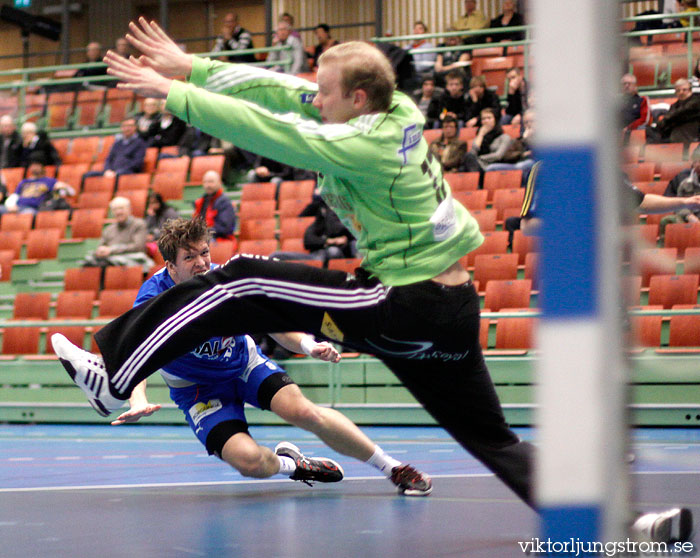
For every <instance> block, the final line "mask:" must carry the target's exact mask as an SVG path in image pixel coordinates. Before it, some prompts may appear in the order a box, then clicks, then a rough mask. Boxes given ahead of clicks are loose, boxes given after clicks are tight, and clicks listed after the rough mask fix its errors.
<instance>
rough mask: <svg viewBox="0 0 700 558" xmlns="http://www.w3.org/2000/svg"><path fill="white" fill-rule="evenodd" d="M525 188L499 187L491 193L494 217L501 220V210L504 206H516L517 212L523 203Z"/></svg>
mask: <svg viewBox="0 0 700 558" xmlns="http://www.w3.org/2000/svg"><path fill="white" fill-rule="evenodd" d="M524 197H525V188H511V189H499V190H495V191H494V193H493V208H494V209H495V210H496V211H497V215H496V219H497V220H498V221H502V220H503V212H504V210H505V209H506V208H511V207H512V208H517V210H518V214H519V213H520V208H521V207H522V205H523V198H524Z"/></svg>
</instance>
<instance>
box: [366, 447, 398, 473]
mask: <svg viewBox="0 0 700 558" xmlns="http://www.w3.org/2000/svg"><path fill="white" fill-rule="evenodd" d="M367 463H368V464H369V465H371V466H372V467H375V468H377V469H379V470H380V471H381V472H382V473H384V474H385V475H386V476H387V477H390V476H391V470H392V469H393V468H394V467H398V466H399V465H401V462H400V461H397V460H396V459H394V458H393V457H391V456H390V455H389V454H387V453H384V450H383V449H382V448H380V447H379V446H377V445H375V446H374V453H373V454H372V457H370V458H369V459H368V460H367Z"/></svg>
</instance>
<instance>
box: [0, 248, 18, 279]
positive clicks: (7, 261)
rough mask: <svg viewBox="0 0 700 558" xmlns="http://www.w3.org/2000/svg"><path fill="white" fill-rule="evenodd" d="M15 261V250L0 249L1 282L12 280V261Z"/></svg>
mask: <svg viewBox="0 0 700 558" xmlns="http://www.w3.org/2000/svg"><path fill="white" fill-rule="evenodd" d="M14 259H15V253H14V251H13V250H2V249H0V281H3V282H7V281H10V280H11V279H12V265H13V264H12V260H14Z"/></svg>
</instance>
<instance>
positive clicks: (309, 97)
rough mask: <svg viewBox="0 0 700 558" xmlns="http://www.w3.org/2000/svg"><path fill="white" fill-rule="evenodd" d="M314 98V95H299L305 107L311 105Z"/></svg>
mask: <svg viewBox="0 0 700 558" xmlns="http://www.w3.org/2000/svg"><path fill="white" fill-rule="evenodd" d="M315 98H316V93H302V94H301V102H302V103H304V104H305V105H310V104H311V103H313V102H314V99H315Z"/></svg>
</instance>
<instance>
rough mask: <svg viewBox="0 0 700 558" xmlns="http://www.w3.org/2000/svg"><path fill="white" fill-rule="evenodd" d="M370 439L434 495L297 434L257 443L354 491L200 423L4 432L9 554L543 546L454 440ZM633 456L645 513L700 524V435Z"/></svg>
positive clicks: (381, 553) (143, 556)
mask: <svg viewBox="0 0 700 558" xmlns="http://www.w3.org/2000/svg"><path fill="white" fill-rule="evenodd" d="M363 430H364V431H365V432H366V433H367V434H368V435H369V436H370V437H371V438H372V439H374V440H375V441H376V442H377V443H379V444H380V445H381V446H382V447H384V449H385V450H386V451H387V452H388V453H390V454H392V455H394V456H395V457H396V458H398V459H400V460H402V461H406V462H409V463H411V464H413V465H414V466H416V467H418V468H420V469H422V470H424V471H425V472H427V473H428V474H430V475H431V476H432V477H433V482H434V491H433V494H432V495H431V496H429V497H428V498H406V497H402V496H399V495H397V494H396V492H395V489H394V487H393V485H392V484H391V483H390V482H389V481H387V480H386V479H384V478H383V477H381V476H380V475H379V474H378V473H377V472H376V471H375V470H374V469H373V468H371V467H369V466H367V465H365V464H364V463H359V462H355V461H353V460H352V459H350V458H346V457H344V456H340V455H338V454H336V453H334V452H333V451H331V450H329V449H327V448H326V447H325V446H324V445H323V444H321V443H320V442H319V441H318V440H317V439H316V438H315V437H314V436H313V435H311V434H309V433H307V432H304V431H302V430H299V429H296V428H292V427H254V428H252V429H251V433H252V434H253V436H254V437H255V439H256V440H258V441H259V442H260V443H261V444H263V445H267V446H269V447H274V445H275V444H276V443H277V442H278V441H280V440H289V441H291V442H293V443H295V444H297V445H298V446H299V447H300V448H301V449H302V451H304V452H305V453H306V454H307V455H311V456H313V455H325V456H328V457H333V458H334V459H337V460H338V461H339V462H340V463H341V464H342V466H343V468H344V469H345V475H346V478H345V480H344V481H343V482H341V483H337V484H330V485H329V484H327V485H319V484H317V485H315V486H314V487H313V488H310V487H308V486H306V485H304V484H302V483H298V482H293V481H290V480H288V479H283V478H281V477H274V478H273V479H266V480H250V479H245V478H243V477H242V476H241V475H240V474H238V473H237V472H236V471H234V470H232V469H230V468H229V467H228V466H227V465H225V464H223V463H222V462H220V461H218V460H217V459H216V458H213V457H210V456H207V455H206V452H205V450H204V449H203V447H202V446H201V445H200V444H199V443H198V442H197V441H196V439H195V438H194V436H193V435H192V434H191V432H190V430H189V429H188V428H186V427H178V426H173V427H167V426H138V425H137V426H119V427H114V426H84V425H79V426H73V425H69V426H61V425H0V447H2V452H1V453H0V541H1V544H0V557H2V558H20V557H21V558H42V557H51V558H62V557H66V558H67V557H71V558H74V557H100V558H111V557H114V558H150V557H154V558H155V557H158V558H161V557H168V558H176V557H178V558H179V557H183V558H184V557H192V556H195V557H197V556H205V557H211V556H231V557H240V558H296V557H318V556H331V557H332V558H345V557H348V558H351V557H358V558H359V557H382V558H394V557H396V558H398V557H402V558H407V557H408V558H413V557H416V558H418V557H425V558H439V557H444V558H447V557H460V558H461V557H469V558H474V557H476V558H509V557H516V556H523V555H524V554H523V552H522V551H521V549H520V546H519V545H518V541H530V540H531V538H532V537H534V536H537V517H536V515H535V514H534V513H533V512H532V511H531V510H529V509H528V508H527V507H526V506H525V505H524V504H522V503H520V502H519V501H518V499H517V498H516V497H515V496H514V495H513V494H511V493H510V492H509V490H508V489H506V488H505V487H503V486H502V485H501V484H500V482H499V481H498V480H497V479H496V478H495V477H493V476H492V475H490V474H489V473H488V472H487V471H486V470H485V469H484V468H483V467H482V466H481V465H480V464H479V463H477V462H476V461H475V460H474V459H473V458H472V457H470V456H469V455H468V454H467V453H466V452H464V451H463V450H462V449H461V448H460V447H459V446H458V445H457V444H456V443H455V442H454V441H453V440H452V439H451V438H449V436H448V435H447V434H446V433H445V432H444V431H442V430H441V429H438V428H415V427H396V428H394V427H371V428H363ZM518 432H519V434H520V435H521V436H522V437H523V438H526V439H532V436H533V431H532V430H530V429H521V430H519V431H518ZM633 449H634V452H635V455H636V460H635V462H634V464H633V465H632V470H633V472H634V475H633V482H634V485H635V494H634V501H635V508H636V509H640V510H647V509H648V510H653V509H663V508H666V507H671V506H675V505H684V506H687V507H690V508H692V509H693V511H694V514H695V516H696V519H697V518H698V517H700V430H698V429H695V430H683V429H658V430H655V429H644V430H638V431H636V432H635V434H634V445H633ZM695 542H697V540H696V541H695Z"/></svg>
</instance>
